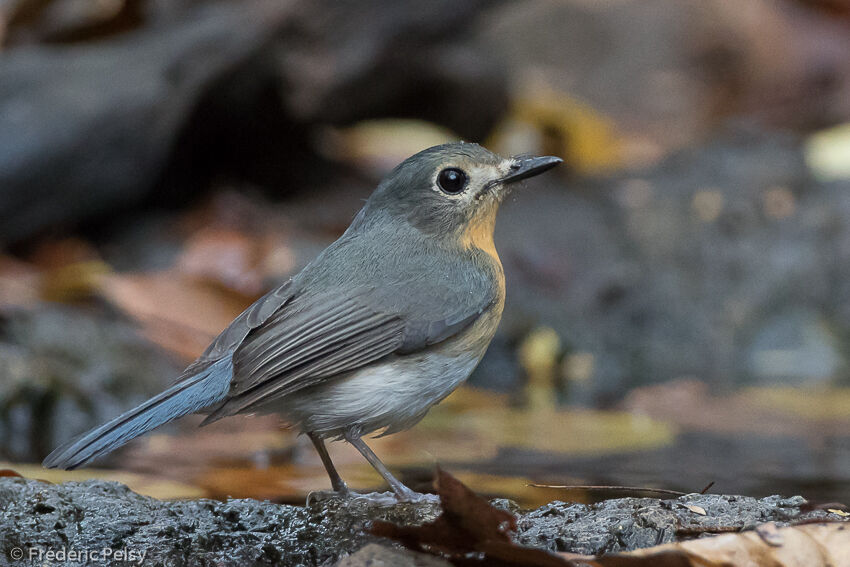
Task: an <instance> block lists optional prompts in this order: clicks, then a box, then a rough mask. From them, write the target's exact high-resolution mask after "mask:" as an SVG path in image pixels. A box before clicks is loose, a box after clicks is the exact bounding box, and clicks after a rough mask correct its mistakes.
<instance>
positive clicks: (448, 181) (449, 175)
mask: <svg viewBox="0 0 850 567" xmlns="http://www.w3.org/2000/svg"><path fill="white" fill-rule="evenodd" d="M467 179H468V178H467V176H466V173H464V172H463V170H462V169H458V168H456V167H449V168H447V169H444V170H443V171H441V172H440V175H438V176H437V185H439V186H440V189H442V190H443V191H445V192H446V193H449V194H450V195H455V194H457V193H460V192H461V191H463V188H464V187H466V181H467Z"/></svg>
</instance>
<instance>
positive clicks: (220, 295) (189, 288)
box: [99, 271, 256, 360]
mask: <svg viewBox="0 0 850 567" xmlns="http://www.w3.org/2000/svg"><path fill="white" fill-rule="evenodd" d="M99 291H100V293H101V294H102V295H103V297H105V298H106V299H107V300H109V301H110V302H111V303H113V304H114V305H115V306H117V307H119V308H120V309H122V310H123V311H125V312H126V313H127V314H128V315H130V316H131V317H133V318H135V319H137V320H138V321H139V322H140V323H141V324H142V328H143V330H144V332H145V335H146V336H147V337H148V338H149V339H150V340H151V341H153V342H155V343H157V344H159V345H160V346H162V347H164V348H166V349H168V350H171V351H172V352H175V353H177V354H179V355H180V356H182V357H183V358H184V359H186V360H192V359H194V358H196V357H197V356H198V355H199V354H201V353H202V352H203V351H204V349H205V348H206V347H207V345H208V344H209V343H210V341H212V339H213V338H215V336H216V335H217V334H218V333H219V332H221V330H222V329H224V328H225V327H226V326H227V325H229V324H230V322H231V321H232V320H233V319H234V318H235V317H236V316H237V315H239V313H241V312H242V311H243V310H244V309H245V308H246V307H248V305H250V304H251V303H252V301H253V300H254V299H256V298H255V297H253V296H251V297H246V296H245V295H242V294H239V293H235V292H233V291H230V290H226V289H223V288H221V287H219V286H215V285H211V284H208V283H205V282H203V281H198V280H196V279H193V278H190V277H189V276H186V275H184V274H180V273H179V272H174V271H166V272H157V273H153V274H114V275H108V276H104V277H103V278H102V279H101V281H100V285H99Z"/></svg>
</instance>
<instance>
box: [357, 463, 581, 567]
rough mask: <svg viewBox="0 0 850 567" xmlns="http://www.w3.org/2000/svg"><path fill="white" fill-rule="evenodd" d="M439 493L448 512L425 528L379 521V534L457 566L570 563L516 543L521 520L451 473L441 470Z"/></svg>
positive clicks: (560, 566) (374, 527)
mask: <svg viewBox="0 0 850 567" xmlns="http://www.w3.org/2000/svg"><path fill="white" fill-rule="evenodd" d="M437 493H438V494H439V496H440V505H441V506H442V508H443V513H442V514H441V515H440V516H439V517H438V518H437V519H436V520H434V521H433V522H429V523H426V524H422V525H421V526H398V525H395V524H392V523H390V522H383V521H375V522H373V524H372V527H371V528H370V530H369V531H370V532H371V533H372V534H374V535H377V536H381V537H386V538H390V539H393V540H396V541H398V542H400V543H401V544H402V545H404V546H405V547H407V548H408V549H412V550H414V551H424V552H428V553H432V554H438V555H442V556H445V557H448V559H449V560H450V561H451V562H452V563H454V564H456V565H491V566H505V567H507V566H514V565H515V566H520V565H524V566H528V567H564V566H568V565H570V563H569V562H567V561H566V560H564V559H563V558H561V557H558V556H557V555H554V554H552V553H549V552H547V551H544V550H541V549H534V548H529V547H522V546H520V545H517V544H516V543H514V542H513V540H512V539H511V532H512V531H514V530H515V529H516V518H514V516H513V514H511V513H510V512H508V511H506V510H500V509H498V508H495V507H493V506H492V505H490V503H489V502H487V501H486V500H485V499H483V498H481V497H480V496H478V495H476V494H475V493H473V492H472V491H471V490H469V488H467V487H466V486H464V485H463V483H461V482H460V481H459V480H457V479H456V478H454V477H453V476H452V475H450V474H449V473H447V472H445V471H443V470H440V469H438V470H437Z"/></svg>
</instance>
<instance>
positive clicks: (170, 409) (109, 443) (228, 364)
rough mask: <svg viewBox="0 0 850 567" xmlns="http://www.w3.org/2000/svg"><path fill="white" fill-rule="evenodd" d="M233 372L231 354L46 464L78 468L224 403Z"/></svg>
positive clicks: (64, 448)
mask: <svg viewBox="0 0 850 567" xmlns="http://www.w3.org/2000/svg"><path fill="white" fill-rule="evenodd" d="M232 374H233V364H232V361H231V356H227V357H225V358H222V359H221V360H218V361H216V362H215V363H213V364H212V365H210V366H209V367H207V368H206V369H204V370H202V371H201V372H199V373H198V374H195V375H193V376H189V377H187V378H185V379H183V380H180V381H179V382H177V383H176V384H174V385H173V386H171V387H170V388H168V389H167V390H165V391H164V392H162V393H161V394H159V395H157V396H154V397H153V398H151V399H149V400H148V401H146V402H145V403H143V404H142V405H140V406H139V407H137V408H134V409H132V410H130V411H128V412H127V413H124V414H122V415H119V416H118V417H116V418H115V419H113V420H112V421H109V422H107V423H104V424H103V425H101V426H100V427H96V428H95V429H92V430H91V431H89V432H88V433H85V434H83V435H82V436H81V437H79V438H77V439H74V440H72V441H70V442H69V443H66V444H65V445H62V446H61V447H59V448H58V449H56V450H54V451H53V452H52V453H50V454H49V455H48V456H47V458H46V459H44V463H42V464H43V465H44V466H45V467H47V468H51V469H52V468H60V469H75V468H77V467H79V466H81V465H84V464H86V463H87V462H89V461H91V460H93V459H96V458H97V457H100V456H102V455H105V454H107V453H109V452H110V451H112V450H114V449H117V448H118V447H120V446H121V445H124V444H125V443H127V442H128V441H130V440H132V439H135V438H136V437H138V436H139V435H142V434H144V433H147V432H148V431H150V430H151V429H154V428H155V427H159V426H160V425H162V424H164V423H168V422H169V421H172V420H174V419H177V418H178V417H182V416H184V415H186V414H189V413H194V412H196V411H198V410H201V409H203V408H206V407H208V406H211V405H213V404H215V403H216V402H220V401H221V400H223V399H224V398H225V397H226V396H227V392H228V391H229V389H230V379H231V376H232Z"/></svg>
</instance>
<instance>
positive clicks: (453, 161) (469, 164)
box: [362, 142, 561, 243]
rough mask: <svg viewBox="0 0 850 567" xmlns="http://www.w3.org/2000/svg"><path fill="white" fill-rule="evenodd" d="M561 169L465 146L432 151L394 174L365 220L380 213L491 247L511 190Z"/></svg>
mask: <svg viewBox="0 0 850 567" xmlns="http://www.w3.org/2000/svg"><path fill="white" fill-rule="evenodd" d="M559 163H561V159H560V158H557V157H551V156H546V157H510V158H504V157H501V156H499V155H496V154H494V153H493V152H491V151H489V150H487V149H486V148H483V147H481V146H479V145H478V144H471V143H464V142H458V143H451V144H443V145H440V146H434V147H432V148H428V149H427V150H423V151H421V152H419V153H418V154H415V155H413V156H411V157H409V158H407V159H406V160H404V161H403V162H402V163H401V164H399V165H398V166H397V167H396V168H395V169H394V170H393V171H392V172H390V174H389V175H387V177H386V178H385V179H384V180H383V181H382V182H381V184H380V185H379V186H378V188H377V189H376V190H375V192H374V193H373V194H372V196H371V197H370V199H369V201H368V203H367V205H366V207H364V210H363V212H362V215H364V216H365V217H367V218H368V216H370V215H371V214H374V213H376V212H377V211H378V210H379V211H381V212H382V213H383V214H388V215H390V216H391V217H392V218H393V219H396V220H402V221H404V222H406V223H409V224H410V225H412V226H414V227H416V228H417V229H419V230H420V231H422V232H423V233H426V234H428V235H430V236H434V237H438V238H444V239H459V241H469V242H473V243H477V241H479V240H482V239H484V240H486V239H489V240H490V241H492V236H493V228H494V226H495V219H496V211H497V210H498V208H499V204H500V203H501V202H502V200H503V199H504V197H505V196H506V195H507V194H508V193H509V192H510V189H511V187H513V186H514V184H515V183H516V182H517V181H520V180H522V179H526V178H528V177H532V176H534V175H538V174H540V173H543V172H544V171H546V170H548V169H551V168H552V167H555V166H556V165H558V164H559ZM364 220H365V219H364Z"/></svg>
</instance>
